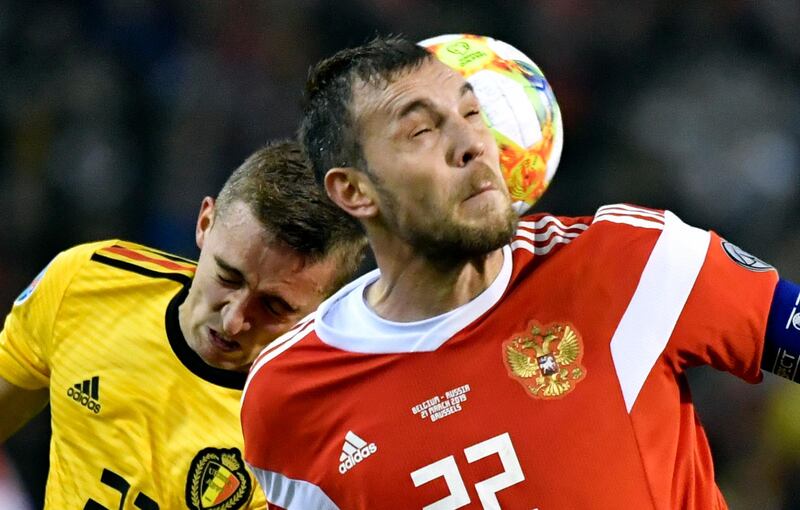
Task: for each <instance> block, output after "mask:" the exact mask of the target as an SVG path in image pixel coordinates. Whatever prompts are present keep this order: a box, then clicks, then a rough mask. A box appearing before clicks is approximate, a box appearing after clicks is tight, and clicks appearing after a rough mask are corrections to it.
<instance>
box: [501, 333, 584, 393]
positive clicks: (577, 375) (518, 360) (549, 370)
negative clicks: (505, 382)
mask: <svg viewBox="0 0 800 510" xmlns="http://www.w3.org/2000/svg"><path fill="white" fill-rule="evenodd" d="M529 328H530V329H529V332H525V333H522V334H518V335H515V336H514V337H513V338H511V339H510V340H506V341H505V342H503V354H504V356H503V359H504V361H505V364H506V368H507V369H508V374H509V375H510V376H511V377H512V378H513V379H516V380H517V381H518V382H519V383H520V384H522V386H523V387H525V389H526V390H527V391H528V393H529V394H530V396H531V397H533V398H540V399H554V398H561V397H563V396H564V395H566V394H567V393H569V392H570V391H572V390H573V389H575V385H577V384H578V382H580V381H581V380H582V379H583V378H584V377H586V369H585V368H584V367H583V366H582V365H581V359H582V358H583V345H582V341H581V338H580V335H579V334H578V332H577V331H576V330H575V328H574V327H573V326H572V325H571V324H566V323H565V324H560V323H554V324H550V325H548V326H546V327H544V326H541V325H540V324H539V323H538V322H536V321H532V322H531V324H530V326H529Z"/></svg>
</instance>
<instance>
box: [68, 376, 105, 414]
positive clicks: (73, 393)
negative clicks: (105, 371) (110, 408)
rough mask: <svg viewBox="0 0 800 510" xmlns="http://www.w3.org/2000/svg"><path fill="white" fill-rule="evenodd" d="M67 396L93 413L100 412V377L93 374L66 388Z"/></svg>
mask: <svg viewBox="0 0 800 510" xmlns="http://www.w3.org/2000/svg"><path fill="white" fill-rule="evenodd" d="M67 396H68V397H70V398H71V399H72V400H74V401H75V402H77V403H79V404H80V405H82V406H83V407H86V408H88V409H89V410H90V411H92V412H93V413H94V414H97V413H99V412H100V377H99V376H94V377H92V378H91V379H86V380H85V381H83V382H79V383H75V384H74V385H72V386H71V387H69V388H67Z"/></svg>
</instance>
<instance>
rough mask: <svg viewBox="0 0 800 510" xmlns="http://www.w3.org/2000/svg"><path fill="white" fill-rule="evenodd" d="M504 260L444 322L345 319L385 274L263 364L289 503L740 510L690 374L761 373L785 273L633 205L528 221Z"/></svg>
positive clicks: (255, 397) (280, 500)
mask: <svg viewBox="0 0 800 510" xmlns="http://www.w3.org/2000/svg"><path fill="white" fill-rule="evenodd" d="M503 252H504V257H505V260H504V265H503V267H502V269H501V271H500V273H499V275H498V276H497V278H496V279H495V281H494V282H493V283H492V284H491V285H490V287H489V288H487V289H486V290H485V291H484V292H483V293H482V294H481V295H479V296H478V297H477V298H475V299H474V300H473V301H471V302H470V303H467V304H465V305H464V306H461V307H459V308H457V309H456V310H453V311H451V312H449V313H448V314H446V315H445V316H442V317H439V318H434V319H431V320H428V321H421V322H419V323H412V324H408V325H403V324H397V323H389V322H388V321H385V322H386V325H385V328H384V329H385V331H384V330H381V329H380V328H377V329H376V327H375V325H374V324H371V325H370V324H367V323H368V322H370V321H364V326H363V327H362V326H361V325H360V324H359V322H358V321H357V320H352V319H354V318H358V317H352V318H351V320H349V321H348V320H347V319H348V316H347V313H346V312H347V307H346V306H345V305H343V303H356V307H357V306H358V301H359V300H360V301H361V302H363V297H362V296H363V294H362V293H363V290H364V288H365V287H366V286H367V285H368V284H369V283H370V282H372V281H374V280H375V279H376V278H377V277H378V276H377V272H373V273H370V274H368V275H365V276H364V277H362V278H360V279H358V280H356V281H355V282H353V283H351V284H350V285H348V286H347V287H345V288H344V289H342V290H341V291H340V292H339V293H337V294H336V295H334V296H333V297H331V298H330V299H329V300H327V301H326V302H325V303H323V305H322V306H321V307H320V308H319V310H318V311H317V312H316V313H315V314H314V315H312V316H309V317H308V318H306V319H305V320H304V321H303V322H301V323H300V324H299V325H298V326H296V328H295V329H294V330H293V331H292V332H290V333H288V334H287V335H285V336H283V337H282V338H280V339H279V340H278V341H276V342H275V343H273V344H272V345H270V346H269V347H268V348H267V349H265V350H264V352H262V354H261V355H260V357H259V358H258V360H257V361H256V363H255V364H254V365H253V368H252V369H251V372H250V377H249V381H248V384H247V386H246V389H245V394H244V396H243V403H242V425H243V429H244V438H245V459H246V461H247V462H248V464H250V466H251V467H252V468H253V470H254V472H255V473H256V476H257V477H258V478H259V481H260V482H261V485H262V487H263V488H264V490H265V492H266V493H267V498H268V500H269V501H270V502H271V503H272V504H273V505H276V506H278V507H280V508H284V509H289V510H295V509H369V510H375V509H381V510H389V509H404V510H406V509H431V510H444V509H457V508H465V509H478V508H484V509H490V508H491V509H496V508H503V509H520V510H534V509H538V510H566V509H589V508H591V509H618V508H635V509H637V510H641V509H658V510H667V509H674V508H682V509H698V510H699V509H703V510H707V509H716V508H726V504H725V502H724V500H723V498H722V496H721V495H720V492H719V490H718V488H717V486H716V483H715V481H714V469H713V466H712V461H711V455H710V451H709V447H708V444H707V441H706V437H705V434H704V433H703V430H702V427H701V425H700V422H699V421H698V419H697V417H696V415H695V411H694V407H693V405H692V403H691V398H690V395H689V388H688V385H687V382H686V379H685V375H684V372H685V370H686V369H687V368H688V367H691V366H696V365H702V364H708V365H712V366H714V367H716V368H718V369H720V370H726V371H729V372H731V373H733V374H735V375H737V376H739V377H741V378H743V379H745V380H747V381H750V382H757V381H759V380H760V379H761V371H760V368H759V367H760V362H761V353H762V348H763V344H764V332H765V329H766V322H767V316H768V312H769V307H770V303H771V298H772V294H773V289H774V288H775V285H776V283H777V280H778V275H777V273H776V271H775V270H774V269H772V268H771V267H770V266H768V265H766V264H764V263H763V262H761V261H760V260H758V259H756V258H754V257H752V256H749V255H748V254H747V253H746V252H743V251H742V250H740V249H738V248H736V246H734V245H732V244H730V243H728V242H727V241H725V240H723V239H721V238H720V237H719V236H718V235H716V234H714V233H713V232H708V231H704V230H700V229H697V228H694V227H690V226H687V225H686V224H684V223H682V222H681V221H680V220H679V219H678V218H677V217H676V216H675V215H674V214H672V213H670V212H668V211H667V212H665V211H657V210H651V209H644V208H640V207H634V206H629V205H613V206H605V207H602V208H600V209H599V210H598V212H597V214H596V215H595V216H594V217H579V218H564V217H554V216H550V215H546V214H539V215H535V216H529V217H525V218H523V219H522V220H521V221H520V224H519V228H518V231H517V234H516V237H515V238H514V240H513V242H512V243H511V244H510V245H508V246H506V247H504V248H503ZM354 293H358V294H354ZM348 296H349V297H350V298H351V299H350V301H347V299H348ZM353 296H356V298H357V300H356V301H353V300H352V298H353ZM342 306H345V308H344V312H345V313H344V314H343V313H341V311H342V308H341V307H342ZM347 306H349V305H347ZM363 306H366V305H363ZM337 307H339V308H338V310H339V312H340V313H338V315H337V314H336V313H333V312H332V310H337ZM356 315H357V314H356ZM329 316H330V317H334V316H335V317H334V319H335V320H334V319H330V320H329ZM376 317H377V316H376ZM342 318H344V320H342ZM372 322H376V321H372ZM377 323H378V324H380V319H377ZM404 328H405V329H404Z"/></svg>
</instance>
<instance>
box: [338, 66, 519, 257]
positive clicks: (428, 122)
mask: <svg viewBox="0 0 800 510" xmlns="http://www.w3.org/2000/svg"><path fill="white" fill-rule="evenodd" d="M353 110H354V114H355V116H356V119H358V123H359V124H358V125H359V128H360V133H361V145H362V149H363V151H364V157H365V159H366V162H367V167H368V170H369V174H370V176H371V182H372V184H373V185H374V188H375V190H376V192H377V196H378V201H379V208H380V214H381V216H382V218H383V219H384V221H385V223H386V224H387V226H388V227H389V228H390V229H391V230H392V231H393V232H394V233H395V234H396V235H398V236H399V237H401V238H403V239H404V240H405V241H407V242H409V243H410V244H411V245H412V246H414V247H415V248H416V249H418V250H419V251H420V252H421V253H424V254H426V255H428V256H429V257H432V258H443V257H447V258H453V257H456V258H461V257H471V256H473V255H481V254H484V253H488V252H490V251H492V250H494V249H496V248H498V247H500V246H502V245H503V244H505V243H506V242H508V240H509V239H510V237H511V235H512V234H513V232H514V228H515V226H516V218H517V217H516V215H515V214H514V212H513V209H512V208H511V198H510V196H509V193H508V189H507V187H506V186H505V183H504V180H503V177H502V174H501V172H500V163H499V154H498V149H497V145H496V143H495V141H494V138H493V137H492V134H491V132H490V131H489V129H488V128H487V127H486V125H485V124H484V122H483V120H482V118H481V114H480V106H479V104H478V99H477V98H476V97H475V94H474V93H473V91H472V88H471V87H470V85H469V84H468V83H467V82H466V81H465V80H464V79H463V78H462V77H461V76H460V75H459V74H457V73H455V72H454V71H452V70H451V69H450V68H449V67H447V66H445V65H444V64H442V63H440V62H439V61H438V60H436V59H430V60H429V61H426V62H425V63H423V64H422V66H421V67H419V68H417V69H414V70H411V71H409V72H407V73H404V74H401V75H400V76H399V77H397V78H396V79H395V80H394V81H393V82H392V83H390V84H388V85H387V86H386V87H375V86H374V85H368V84H363V83H359V84H356V87H355V89H354V105H353Z"/></svg>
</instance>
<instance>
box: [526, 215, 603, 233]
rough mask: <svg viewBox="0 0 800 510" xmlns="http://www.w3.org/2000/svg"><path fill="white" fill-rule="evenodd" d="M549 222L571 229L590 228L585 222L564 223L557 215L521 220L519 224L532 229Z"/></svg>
mask: <svg viewBox="0 0 800 510" xmlns="http://www.w3.org/2000/svg"><path fill="white" fill-rule="evenodd" d="M549 224H553V225H555V226H557V227H560V228H562V229H564V230H569V229H572V228H577V229H578V230H586V229H587V228H589V226H588V225H585V224H583V223H576V224H574V225H570V226H566V225H564V224H563V223H561V220H559V219H558V218H556V217H555V216H542V217H541V218H539V219H538V220H536V221H520V222H519V226H520V227H523V228H529V229H532V230H539V229H541V228H542V227H543V226H545V225H549Z"/></svg>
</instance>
